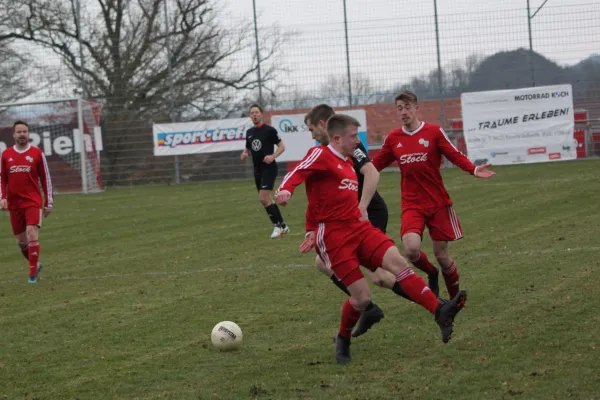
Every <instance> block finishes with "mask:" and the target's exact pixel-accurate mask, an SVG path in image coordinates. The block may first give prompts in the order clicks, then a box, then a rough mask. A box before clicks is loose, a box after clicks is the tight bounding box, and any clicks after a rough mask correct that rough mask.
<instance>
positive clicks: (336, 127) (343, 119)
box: [327, 114, 360, 138]
mask: <svg viewBox="0 0 600 400" xmlns="http://www.w3.org/2000/svg"><path fill="white" fill-rule="evenodd" d="M351 125H354V126H356V127H359V126H360V122H358V121H357V120H356V119H355V118H352V117H351V116H349V115H344V114H333V115H332V116H331V117H329V119H328V120H327V133H328V134H329V137H330V138H333V136H334V135H339V134H341V133H343V132H344V130H345V129H346V128H347V127H349V126H351Z"/></svg>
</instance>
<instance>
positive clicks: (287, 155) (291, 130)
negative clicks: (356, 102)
mask: <svg viewBox="0 0 600 400" xmlns="http://www.w3.org/2000/svg"><path fill="white" fill-rule="evenodd" d="M336 112H338V113H340V114H345V115H349V116H351V117H354V118H356V119H357V120H358V122H360V125H361V126H360V128H358V137H359V138H360V140H361V142H362V144H363V145H364V146H365V148H366V149H367V150H368V148H369V147H368V143H367V113H366V112H365V110H342V111H336ZM305 115H306V113H302V114H285V115H274V116H272V117H271V125H272V126H273V127H274V128H275V129H277V132H278V133H279V137H280V138H281V139H282V140H283V142H284V143H285V151H284V152H283V154H282V155H280V156H279V157H278V158H277V161H298V160H302V158H304V156H305V155H306V153H307V152H308V150H309V149H310V148H311V147H313V146H315V145H318V144H319V143H318V142H316V141H315V140H313V138H312V135H311V133H310V131H309V130H308V127H307V126H306V124H305V123H304V116H305Z"/></svg>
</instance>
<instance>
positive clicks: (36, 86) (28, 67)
mask: <svg viewBox="0 0 600 400" xmlns="http://www.w3.org/2000/svg"><path fill="white" fill-rule="evenodd" d="M18 9H19V6H18V5H17V3H16V2H14V1H10V0H2V1H0V87H1V88H2V90H0V102H3V103H4V102H10V101H15V100H19V99H22V98H24V97H27V96H28V95H30V94H32V93H34V92H36V91H38V90H42V89H44V88H45V87H46V85H47V82H40V81H39V80H35V79H32V75H33V76H35V74H32V71H33V70H35V67H36V65H35V63H34V60H33V57H31V56H30V55H29V54H28V53H27V52H23V51H17V46H16V44H15V38H14V37H13V33H14V32H13V26H12V25H13V24H12V22H13V16H14V15H15V13H16V12H17V11H18ZM44 80H46V79H44Z"/></svg>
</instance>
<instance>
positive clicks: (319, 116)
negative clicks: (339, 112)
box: [304, 104, 335, 125]
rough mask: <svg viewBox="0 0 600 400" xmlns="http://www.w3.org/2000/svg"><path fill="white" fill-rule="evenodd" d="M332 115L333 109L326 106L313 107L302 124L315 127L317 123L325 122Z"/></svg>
mask: <svg viewBox="0 0 600 400" xmlns="http://www.w3.org/2000/svg"><path fill="white" fill-rule="evenodd" d="M334 114H335V111H333V108H331V107H330V106H328V105H327V104H319V105H318V106H314V107H313V108H312V110H310V111H309V112H308V113H307V114H306V116H305V117H304V123H305V124H308V123H310V124H313V125H317V124H318V123H319V121H327V120H328V119H329V117H331V116H332V115H334Z"/></svg>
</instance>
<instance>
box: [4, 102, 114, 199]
mask: <svg viewBox="0 0 600 400" xmlns="http://www.w3.org/2000/svg"><path fill="white" fill-rule="evenodd" d="M101 108H102V106H101V104H99V103H96V102H92V101H87V100H82V99H79V98H72V99H53V100H46V101H34V102H18V103H5V104H0V153H1V152H2V151H4V150H5V149H6V148H7V147H10V146H12V145H13V144H14V140H13V137H12V126H13V124H14V122H15V121H17V120H23V121H25V122H27V124H28V125H29V132H30V137H31V144H32V145H34V146H37V147H39V148H40V149H41V150H42V151H43V152H44V154H45V156H46V160H47V162H48V168H49V169H50V174H51V177H52V183H53V186H54V188H55V192H56V193H77V192H79V193H95V192H101V191H103V190H104V186H103V184H102V177H101V172H100V152H101V151H102V149H103V146H102V130H101V128H100V112H101Z"/></svg>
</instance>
